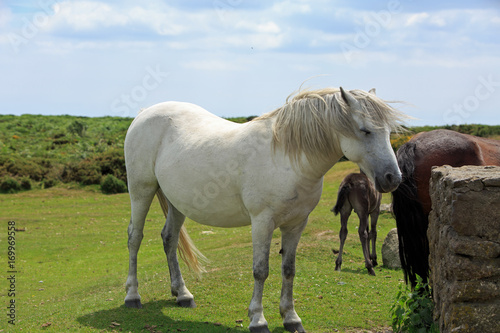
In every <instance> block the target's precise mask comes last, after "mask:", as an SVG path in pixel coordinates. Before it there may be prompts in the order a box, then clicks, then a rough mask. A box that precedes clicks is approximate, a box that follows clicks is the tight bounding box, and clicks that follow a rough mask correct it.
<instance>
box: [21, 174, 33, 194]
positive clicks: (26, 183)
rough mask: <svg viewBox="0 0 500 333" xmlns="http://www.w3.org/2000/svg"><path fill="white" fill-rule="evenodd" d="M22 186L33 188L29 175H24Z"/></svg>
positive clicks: (24, 188)
mask: <svg viewBox="0 0 500 333" xmlns="http://www.w3.org/2000/svg"><path fill="white" fill-rule="evenodd" d="M20 185H21V188H22V189H23V190H26V191H28V190H31V179H30V178H29V177H23V178H21V184H20Z"/></svg>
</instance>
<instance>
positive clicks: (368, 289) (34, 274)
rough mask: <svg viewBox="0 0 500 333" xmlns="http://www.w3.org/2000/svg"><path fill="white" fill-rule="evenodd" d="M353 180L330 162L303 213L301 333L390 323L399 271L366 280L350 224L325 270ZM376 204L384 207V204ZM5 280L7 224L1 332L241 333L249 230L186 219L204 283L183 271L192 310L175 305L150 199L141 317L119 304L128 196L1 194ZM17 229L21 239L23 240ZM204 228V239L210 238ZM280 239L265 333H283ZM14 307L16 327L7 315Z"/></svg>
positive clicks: (56, 191) (387, 223) (384, 223)
mask: <svg viewBox="0 0 500 333" xmlns="http://www.w3.org/2000/svg"><path fill="white" fill-rule="evenodd" d="M352 171H356V167H355V165H354V164H352V163H350V162H342V163H338V164H337V165H336V166H335V167H334V168H333V169H332V170H330V172H329V173H328V174H327V176H326V177H325V184H324V191H323V196H322V198H321V201H320V203H319V205H318V206H317V207H316V209H315V210H314V211H313V212H312V214H311V216H310V219H309V224H308V226H307V228H306V230H305V232H304V234H303V236H302V239H301V241H300V243H299V248H298V251H297V275H296V279H295V300H296V303H295V304H296V310H297V313H298V314H299V316H300V317H301V318H302V321H303V324H304V327H305V328H306V330H307V331H308V332H311V333H314V332H321V333H324V332H363V331H364V330H367V331H368V330H369V331H377V330H382V329H383V328H384V327H388V326H390V316H389V308H390V305H391V304H392V303H393V301H394V299H395V297H396V293H397V291H398V285H399V284H401V283H402V277H403V273H402V271H394V270H389V269H386V268H383V267H377V268H376V269H375V272H376V274H377V276H376V277H372V276H369V275H368V273H367V271H366V269H365V267H364V261H363V255H362V252H361V245H360V242H359V238H358V234H357V226H358V219H357V216H356V215H355V214H354V213H353V214H352V215H351V218H350V220H349V236H348V239H347V243H346V246H345V255H344V263H343V267H342V272H336V271H334V267H335V262H334V261H335V258H336V256H335V255H334V254H333V253H332V248H335V249H338V248H339V239H338V231H339V229H340V222H339V217H335V216H334V215H333V213H331V212H330V209H331V207H332V206H333V205H334V204H335V200H336V196H337V189H338V186H339V184H340V181H341V180H342V179H343V177H344V176H345V175H347V174H348V173H349V172H352ZM389 200H390V197H389V195H384V199H383V201H384V202H386V203H387V202H389ZM0 204H1V207H2V208H1V211H0V220H1V221H2V229H1V230H0V253H1V256H2V258H3V260H2V261H1V262H2V269H1V272H2V276H4V275H5V276H6V277H8V276H9V275H8V273H7V271H9V267H8V266H7V260H4V259H5V258H7V251H8V244H7V232H8V221H10V220H13V221H15V222H16V228H18V230H20V231H17V232H16V235H15V241H16V244H15V255H16V257H15V270H16V271H17V272H16V273H15V279H16V280H15V297H14V298H13V297H10V296H9V295H8V290H9V288H10V282H9V281H8V280H7V279H6V278H2V279H1V281H2V282H1V284H0V288H1V290H0V295H1V299H2V303H1V304H2V308H3V309H4V310H3V314H2V316H1V319H0V331H3V332H14V331H16V332H37V331H46V332H248V330H247V326H248V324H249V320H248V317H247V308H248V305H249V302H250V298H251V294H252V287H253V277H252V271H251V268H252V262H251V258H252V246H251V234H250V227H243V228H235V229H218V228H212V227H208V226H204V225H200V224H197V223H194V222H192V221H189V220H188V221H187V222H186V223H187V228H188V231H189V233H190V236H191V238H192V239H193V240H194V242H195V243H196V245H197V247H198V248H199V249H200V250H201V251H202V252H203V253H204V254H205V255H206V256H207V258H208V259H209V260H210V263H209V264H208V265H207V270H208V273H206V274H204V275H203V277H202V278H201V279H197V278H196V276H195V274H194V273H192V272H189V271H188V270H187V268H186V266H185V265H184V264H183V263H182V267H181V268H183V272H184V279H185V281H186V285H187V287H188V288H189V289H190V291H191V292H192V293H193V294H194V296H195V301H196V303H197V305H198V307H197V308H195V309H184V308H179V307H177V306H176V304H175V299H174V298H173V297H172V296H171V295H170V285H169V274H168V268H167V262H166V258H165V254H164V252H163V245H162V241H161V239H160V231H161V228H162V226H163V223H164V218H163V216H162V212H161V209H160V207H159V204H158V202H157V200H155V201H154V203H153V205H152V209H151V210H150V213H149V215H148V218H147V223H146V228H145V235H144V240H143V242H142V246H141V250H140V252H139V265H138V278H139V292H140V293H141V296H142V302H143V305H144V307H143V309H140V310H137V309H128V308H125V307H124V306H123V300H124V297H125V280H126V276H127V271H128V250H127V226H128V222H129V214H130V206H129V198H128V194H118V195H108V196H106V195H103V194H101V193H100V192H98V191H96V190H93V188H91V187H90V188H86V189H70V188H67V187H56V188H50V189H45V190H32V191H27V192H21V193H17V194H2V195H0ZM394 227H395V221H394V220H393V218H392V217H391V215H390V214H388V213H383V214H381V216H380V218H379V224H378V228H377V229H378V242H377V248H378V251H377V253H378V257H379V263H380V264H381V263H382V256H381V252H380V248H381V245H382V242H383V240H384V238H385V235H386V234H387V233H388V232H389V230H390V229H392V228H394ZM21 230H24V231H21ZM207 231H209V232H207ZM280 241H281V238H280V233H279V231H276V232H275V235H274V238H273V243H272V248H271V257H270V276H269V278H268V280H267V282H266V287H265V291H264V292H265V294H264V311H265V315H266V318H267V320H268V322H269V328H270V330H271V331H272V332H274V333H278V332H284V329H283V327H282V321H281V318H280V315H279V309H278V305H279V295H280V290H281V272H280V263H281V257H280V255H279V250H280ZM11 299H15V305H16V313H15V314H16V318H15V319H16V320H15V323H16V324H15V326H12V325H10V324H9V323H8V320H9V317H8V316H6V314H7V312H8V309H7V308H6V307H7V306H8V304H9V302H10V300H11Z"/></svg>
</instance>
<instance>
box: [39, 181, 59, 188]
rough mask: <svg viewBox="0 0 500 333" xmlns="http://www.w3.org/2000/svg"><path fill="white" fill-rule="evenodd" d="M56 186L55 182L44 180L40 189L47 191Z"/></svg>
mask: <svg viewBox="0 0 500 333" xmlns="http://www.w3.org/2000/svg"><path fill="white" fill-rule="evenodd" d="M55 185H56V181H55V180H54V179H44V180H43V182H42V188H44V189H47V188H51V187H54V186H55Z"/></svg>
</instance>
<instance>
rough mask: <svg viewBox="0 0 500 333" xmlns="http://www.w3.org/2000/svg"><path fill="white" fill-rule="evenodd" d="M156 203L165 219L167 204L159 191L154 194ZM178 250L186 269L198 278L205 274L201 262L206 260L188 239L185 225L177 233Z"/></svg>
mask: <svg viewBox="0 0 500 333" xmlns="http://www.w3.org/2000/svg"><path fill="white" fill-rule="evenodd" d="M156 196H157V197H158V201H159V202H160V206H161V209H162V210H163V214H164V215H165V218H167V214H168V202H167V198H166V197H165V194H163V191H162V190H161V189H158V191H157V192H156ZM177 249H178V250H179V256H180V257H181V258H182V260H183V261H184V262H185V263H186V264H187V266H188V268H189V269H191V270H193V271H194V272H195V273H196V274H197V275H198V276H200V275H201V273H205V272H206V270H205V268H204V267H203V264H202V262H208V259H207V258H206V257H205V256H204V255H203V254H202V253H201V252H200V250H198V249H197V248H196V246H195V245H194V243H193V241H192V240H191V237H189V235H188V233H187V230H186V227H185V225H182V228H181V231H180V233H179V244H178V245H177Z"/></svg>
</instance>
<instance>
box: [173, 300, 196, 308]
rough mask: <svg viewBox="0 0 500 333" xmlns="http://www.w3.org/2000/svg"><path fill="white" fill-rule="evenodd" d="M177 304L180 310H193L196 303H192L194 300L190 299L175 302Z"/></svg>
mask: <svg viewBox="0 0 500 333" xmlns="http://www.w3.org/2000/svg"><path fill="white" fill-rule="evenodd" d="M177 304H178V305H179V306H180V307H181V308H195V307H196V303H195V302H194V299H192V298H188V299H183V300H180V301H177Z"/></svg>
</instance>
